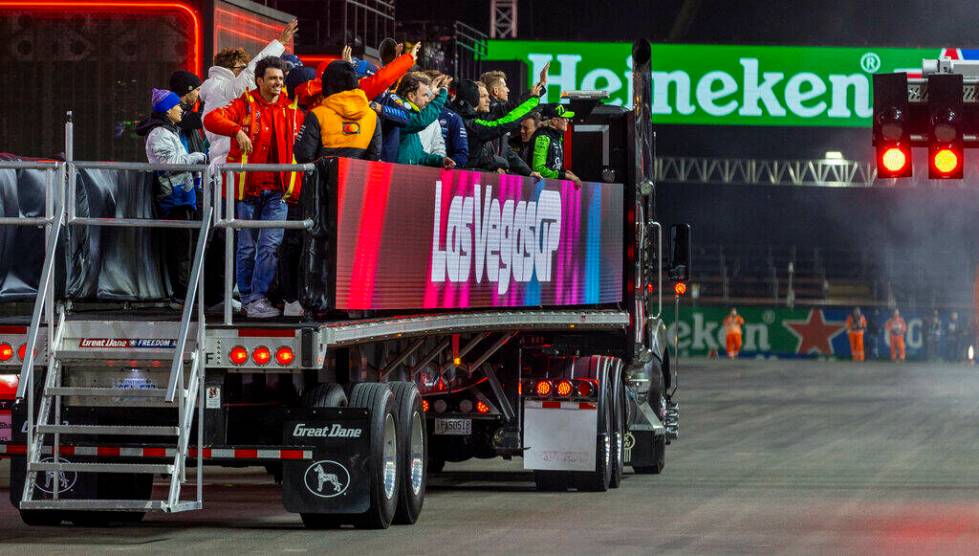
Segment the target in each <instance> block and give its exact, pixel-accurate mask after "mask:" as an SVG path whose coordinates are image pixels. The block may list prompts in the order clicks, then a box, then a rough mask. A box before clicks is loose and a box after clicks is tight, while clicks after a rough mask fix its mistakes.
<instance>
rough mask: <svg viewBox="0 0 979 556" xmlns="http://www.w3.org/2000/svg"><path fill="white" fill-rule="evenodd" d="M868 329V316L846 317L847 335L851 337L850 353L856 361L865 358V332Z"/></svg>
mask: <svg viewBox="0 0 979 556" xmlns="http://www.w3.org/2000/svg"><path fill="white" fill-rule="evenodd" d="M866 330H867V318H866V317H864V316H863V315H860V318H859V319H854V318H853V315H850V316H848V317H846V335H847V337H848V338H849V339H850V355H851V357H852V358H853V360H854V361H863V360H864V351H863V333H864V332H865V331H866Z"/></svg>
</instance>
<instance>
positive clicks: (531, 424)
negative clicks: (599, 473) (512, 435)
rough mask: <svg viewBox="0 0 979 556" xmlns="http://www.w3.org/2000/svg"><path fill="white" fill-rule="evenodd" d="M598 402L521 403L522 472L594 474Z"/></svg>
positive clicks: (530, 401) (528, 401) (529, 401)
mask: <svg viewBox="0 0 979 556" xmlns="http://www.w3.org/2000/svg"><path fill="white" fill-rule="evenodd" d="M597 434H598V402H567V401H565V402H559V401H543V400H524V446H525V447H526V451H525V452H524V457H523V466H524V469H533V470H539V471H595V461H596V444H595V438H596V436H597Z"/></svg>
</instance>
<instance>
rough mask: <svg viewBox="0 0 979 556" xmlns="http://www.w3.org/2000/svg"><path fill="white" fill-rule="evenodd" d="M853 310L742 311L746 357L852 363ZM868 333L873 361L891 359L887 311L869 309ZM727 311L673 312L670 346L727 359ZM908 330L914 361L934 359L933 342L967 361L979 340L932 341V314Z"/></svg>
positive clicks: (912, 316)
mask: <svg viewBox="0 0 979 556" xmlns="http://www.w3.org/2000/svg"><path fill="white" fill-rule="evenodd" d="M851 310H852V309H851V308H849V307H824V308H821V307H797V308H795V309H788V308H785V307H738V313H739V314H740V315H741V316H742V317H744V321H745V325H744V329H743V342H744V343H743V346H742V351H741V356H742V357H763V358H790V359H791V358H824V359H850V343H849V339H848V338H847V333H846V317H847V316H848V315H849V314H850V311H851ZM862 310H863V314H864V316H865V317H866V318H867V332H866V334H865V335H864V345H865V351H866V355H867V358H868V359H888V358H889V356H890V343H889V342H890V340H889V338H888V335H887V334H886V333H885V330H884V323H885V322H886V321H887V319H888V318H889V317H890V311H889V310H887V309H878V308H873V307H865V308H863V309H862ZM728 311H729V308H727V307H689V306H682V307H681V308H680V320H679V321H678V322H674V320H673V311H665V312H664V313H663V316H664V317H665V318H666V322H667V325H668V327H669V332H668V335H669V338H670V345H671V347H672V346H673V342H674V338H676V335H677V334H679V336H680V337H679V348H680V355H681V356H682V357H704V356H720V357H723V356H724V350H725V340H726V332H725V330H724V317H726V316H727V314H728ZM902 314H903V317H904V319H905V321H906V322H907V325H908V333H907V336H906V346H907V357H908V359H924V358H925V357H926V356H927V354H928V342H929V341H933V342H937V344H936V345H935V346H933V347H934V351H935V353H936V354H938V355H939V356H941V357H945V358H948V359H952V358H954V356H953V354H955V355H956V356H958V357H963V356H964V353H965V350H966V349H967V348H968V346H969V345H972V343H973V341H974V340H975V337H974V336H971V335H969V334H967V333H966V332H965V329H963V333H962V334H961V335H960V336H958V337H954V338H953V337H951V336H950V335H949V334H948V333H947V329H945V330H944V331H943V334H942V335H941V336H940V337H938V338H937V339H935V340H929V338H928V333H927V326H926V318H927V317H928V312H927V311H910V310H909V311H902ZM949 316H950V312H949V311H942V312H941V313H940V315H939V317H940V319H941V322H942V323H948V321H949ZM959 318H960V322H962V323H963V326H966V325H965V323H968V322H971V319H972V315H971V314H967V313H964V312H963V313H961V314H959Z"/></svg>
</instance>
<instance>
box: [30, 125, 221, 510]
mask: <svg viewBox="0 0 979 556" xmlns="http://www.w3.org/2000/svg"><path fill="white" fill-rule="evenodd" d="M70 128H71V124H70V122H69V124H68V126H67V129H66V131H67V135H68V136H69V141H68V142H69V144H70V133H71V131H70ZM67 154H68V156H67V158H68V162H67V166H68V179H67V182H68V183H67V188H68V194H67V202H59V203H57V207H56V210H55V216H54V218H53V219H52V220H53V223H52V225H51V227H50V230H49V234H48V241H47V245H46V257H45V262H44V267H43V269H42V272H41V278H40V284H39V287H38V296H37V300H36V302H35V304H34V310H33V314H32V319H31V325H30V328H29V331H28V339H27V348H26V352H25V357H24V362H23V366H22V367H21V376H20V384H19V387H18V392H17V399H18V400H26V402H27V430H26V432H27V454H26V461H27V463H26V465H27V475H26V480H25V481H24V489H23V494H22V497H21V501H20V509H21V510H22V511H45V510H59V511H63V510H73V511H117V512H118V511H130V512H146V511H153V510H157V511H165V512H179V511H187V510H196V509H200V508H201V506H202V490H203V466H202V458H197V464H196V465H197V470H196V471H197V472H196V487H197V488H196V494H195V496H193V497H191V499H189V500H185V499H184V497H182V496H181V490H182V487H183V486H184V484H185V483H186V482H187V457H188V452H189V446H190V442H191V437H192V436H193V434H192V433H193V430H192V424H193V422H194V413H195V409H196V410H197V431H196V441H197V444H198V446H197V453H198V454H199V453H201V449H202V445H201V444H202V438H203V418H204V412H203V407H204V404H203V397H204V388H203V384H204V374H205V372H204V358H205V355H204V351H205V336H204V333H205V319H204V300H203V299H201V298H202V297H203V295H202V294H201V293H200V292H202V291H203V263H204V253H205V245H206V243H207V239H208V235H209V233H210V230H211V227H212V222H213V209H212V208H211V207H210V203H209V202H208V201H207V200H206V199H205V203H204V210H203V217H202V219H201V220H200V221H196V222H187V221H182V222H175V221H166V220H149V219H142V220H137V219H119V220H118V221H102V219H92V218H80V217H79V218H76V217H75V215H74V212H75V211H74V210H73V205H74V201H75V195H74V188H75V183H76V175H75V174H76V166H77V167H85V166H84V165H88V166H89V167H94V166H95V165H99V164H102V165H104V164H113V163H73V162H72V161H71V157H70V151H69V152H68V153H67ZM116 166H118V167H123V168H122V169H133V170H142V171H146V170H159V169H162V168H155V167H152V165H139V167H138V168H126V167H125V166H126V165H125V164H121V163H118V164H116ZM100 167H101V166H100ZM166 169H168V170H169V169H175V170H188V171H189V170H197V171H200V170H203V172H204V174H205V177H207V170H206V167H203V168H201V167H189V166H188V167H186V168H181V167H178V166H170V167H166ZM65 197H66V196H65V195H63V194H62V195H60V198H61V200H64V199H65ZM205 197H207V196H206V195H205ZM73 225H75V226H93V225H106V226H109V225H111V226H125V227H158V228H175V227H179V228H185V229H186V228H192V229H197V230H199V231H198V234H197V248H196V252H195V254H194V260H193V267H192V270H191V274H190V279H189V283H188V287H187V290H188V291H187V297H186V299H185V300H184V305H183V312H182V314H181V319H180V321H179V322H176V321H166V320H163V321H160V320H138V318H134V317H127V318H126V319H125V320H75V319H73V318H72V316H70V315H68V314H67V311H66V309H65V306H64V305H63V304H59V303H56V300H55V295H54V287H53V280H54V274H55V272H54V267H55V261H56V259H57V255H56V253H57V252H58V247H59V240H60V238H61V237H62V232H63V231H65V230H67V229H68V227H70V226H73ZM55 313H57V318H55ZM195 313H196V314H195ZM42 315H46V317H45V318H43V319H42ZM43 328H46V329H47V335H46V341H47V361H46V367H47V368H46V373H45V374H44V375H43V384H42V385H41V386H40V387H39V388H36V387H35V379H36V378H37V379H38V380H40V379H41V378H42V377H40V376H39V377H35V372H39V371H40V367H35V355H36V354H37V353H38V351H39V350H38V341H39V338H42V337H44V336H45V335H44V334H43V333H41V331H42V329H43ZM42 353H43V350H42ZM38 363H41V364H44V363H45V362H44V361H38ZM167 364H169V369H170V371H169V374H168V375H167V374H166V365H167ZM126 369H128V370H130V371H133V372H134V373H136V372H139V371H141V370H142V369H145V370H146V371H147V372H146V373H145V376H156V377H159V378H160V380H158V381H157V383H154V381H153V380H147V379H145V378H144V379H140V380H138V381H135V380H132V379H125V378H122V379H120V378H119V377H118V376H114V375H119V373H120V372H123V370H126ZM157 369H159V370H157ZM150 371H153V372H150ZM163 377H166V378H165V379H163ZM164 382H165V384H164ZM38 396H39V397H40V402H39V405H38V406H37V411H36V412H35V401H36V400H35V397H38ZM85 406H113V407H120V408H137V409H139V408H153V409H147V411H156V412H160V411H165V409H161V408H168V409H170V410H176V415H173V416H172V418H170V421H166V423H167V424H166V425H165V426H161V425H159V424H157V423H158V422H159V421H154V426H147V425H145V424H140V423H139V422H138V417H139V416H140V414H139V413H137V412H124V416H125V417H126V418H124V419H120V421H123V422H114V423H102V422H100V423H98V424H84V423H82V422H70V421H71V420H72V419H71V418H66V415H71V409H72V408H74V407H85ZM127 420H129V421H130V422H126V421H127ZM83 421H84V419H83ZM171 421H172V422H171ZM150 438H152V439H153V442H156V443H158V444H154V445H162V446H166V447H167V448H168V449H172V450H173V454H174V455H173V458H172V460H169V461H168V460H166V459H165V458H164V457H163V456H164V455H165V454H168V453H170V452H169V450H166V451H164V452H163V453H161V459H164V461H165V463H126V462H125V460H122V461H123V462H120V459H119V457H118V455H119V453H120V451H119V450H116V449H115V448H119V447H121V446H125V445H127V444H129V445H132V444H139V443H141V442H145V441H147V440H148V439H150ZM78 444H88V445H90V446H92V445H94V446H97V447H98V448H97V449H96V450H95V451H94V452H93V453H92V454H93V455H92V456H91V457H83V460H85V461H83V462H78V461H68V460H67V459H66V455H67V454H76V455H77V452H76V451H75V449H74V448H75V446H76V445H78ZM104 448H109V449H104ZM103 452H105V453H103ZM47 454H50V456H48V455H47ZM73 459H77V458H73ZM89 460H91V461H89ZM41 473H47V474H52V475H45V476H44V477H45V478H46V479H47V481H48V483H50V481H51V479H52V477H53V480H54V481H55V488H51V489H50V493H48V492H47V489H39V488H37V487H38V478H39V474H41ZM64 473H78V474H103V473H104V474H114V475H117V476H118V475H119V474H127V475H129V476H134V475H147V474H149V475H165V476H167V477H168V479H169V490H168V493H167V496H166V498H165V499H152V496H151V495H149V496H139V495H136V496H135V499H125V498H124V499H118V498H119V497H107V496H103V495H102V493H99V494H97V495H96V496H94V497H86V498H76V497H71V498H65V497H63V496H62V495H61V491H62V488H61V486H60V481H61V477H62V476H63V475H62V474H64ZM96 484H98V483H97V482H96ZM42 490H43V492H39V491H42ZM96 492H98V489H96ZM151 493H152V490H149V491H147V494H151ZM140 498H146V499H140Z"/></svg>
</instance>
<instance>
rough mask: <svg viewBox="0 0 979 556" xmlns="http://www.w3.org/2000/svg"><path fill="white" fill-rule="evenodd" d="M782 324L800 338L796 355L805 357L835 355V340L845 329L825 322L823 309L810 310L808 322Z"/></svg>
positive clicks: (784, 322) (789, 321)
mask: <svg viewBox="0 0 979 556" xmlns="http://www.w3.org/2000/svg"><path fill="white" fill-rule="evenodd" d="M782 323H783V324H784V325H785V327H786V328H788V329H789V331H790V332H792V333H793V334H795V336H796V337H797V338H799V346H798V347H797V348H796V353H801V354H803V355H808V354H810V353H821V354H823V355H833V338H835V337H836V335H837V334H839V333H840V332H842V331H843V329H844V328H845V325H844V324H843V323H840V322H827V321H826V320H824V318H823V310H822V309H810V310H809V318H807V319H806V320H784V321H782Z"/></svg>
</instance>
